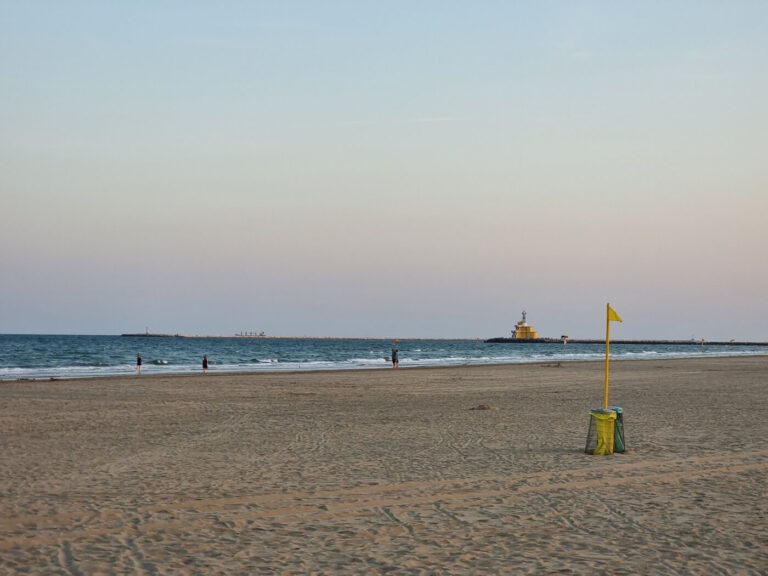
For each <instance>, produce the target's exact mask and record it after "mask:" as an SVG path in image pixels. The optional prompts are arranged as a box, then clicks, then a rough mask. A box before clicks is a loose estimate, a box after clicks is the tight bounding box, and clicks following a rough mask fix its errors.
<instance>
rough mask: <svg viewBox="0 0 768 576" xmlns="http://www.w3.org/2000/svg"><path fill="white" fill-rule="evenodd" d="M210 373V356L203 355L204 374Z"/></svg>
mask: <svg viewBox="0 0 768 576" xmlns="http://www.w3.org/2000/svg"><path fill="white" fill-rule="evenodd" d="M207 373H208V356H203V374H207Z"/></svg>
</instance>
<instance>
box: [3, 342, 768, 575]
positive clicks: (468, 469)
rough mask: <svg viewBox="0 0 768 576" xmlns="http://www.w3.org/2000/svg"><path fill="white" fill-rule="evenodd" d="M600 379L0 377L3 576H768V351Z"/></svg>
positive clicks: (587, 368) (443, 372)
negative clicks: (618, 411)
mask: <svg viewBox="0 0 768 576" xmlns="http://www.w3.org/2000/svg"><path fill="white" fill-rule="evenodd" d="M603 369H604V366H603V364H602V363H600V362H585V363H563V364H528V365H507V366H482V367H461V368H427V369H399V370H392V369H388V370H366V371H342V372H312V373H284V374H274V373H273V374H226V375H217V374H215V373H209V374H208V375H207V376H202V375H198V376H151V377H149V376H145V375H142V376H131V377H117V378H103V379H89V380H58V381H34V382H32V381H14V382H2V383H0V399H1V400H2V401H1V402H0V434H1V437H2V450H1V451H0V491H1V493H2V499H1V500H0V573H2V574H125V573H130V574H549V573H566V574H768V498H766V496H768V494H767V490H768V480H766V478H768V418H766V413H768V356H755V357H744V358H723V359H689V360H662V361H622V362H613V363H612V364H611V395H610V403H611V404H614V405H618V406H621V407H622V408H623V409H624V412H625V416H624V418H625V428H626V441H627V449H628V451H627V453H625V454H615V455H613V456H589V455H586V454H584V452H583V450H584V442H585V437H586V432H587V424H588V411H589V409H590V408H593V407H599V406H600V405H601V404H602V399H603ZM480 405H486V406H487V407H490V409H483V410H478V409H476V408H477V407H478V406H480Z"/></svg>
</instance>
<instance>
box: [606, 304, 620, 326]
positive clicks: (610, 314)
mask: <svg viewBox="0 0 768 576" xmlns="http://www.w3.org/2000/svg"><path fill="white" fill-rule="evenodd" d="M608 320H609V321H611V320H613V321H614V322H623V320H622V319H621V318H620V317H619V315H618V314H616V311H615V310H614V309H613V308H611V305H610V304H608Z"/></svg>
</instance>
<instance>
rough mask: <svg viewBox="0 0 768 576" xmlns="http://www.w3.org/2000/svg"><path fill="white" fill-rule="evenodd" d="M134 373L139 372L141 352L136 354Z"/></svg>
mask: <svg viewBox="0 0 768 576" xmlns="http://www.w3.org/2000/svg"><path fill="white" fill-rule="evenodd" d="M136 373H137V374H141V354H136Z"/></svg>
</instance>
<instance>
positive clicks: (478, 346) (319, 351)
mask: <svg viewBox="0 0 768 576" xmlns="http://www.w3.org/2000/svg"><path fill="white" fill-rule="evenodd" d="M393 344H394V342H393V341H392V340H376V339H306V338H236V337H233V338H151V337H150V338H147V337H121V336H55V335H29V334H25V335H13V334H0V380H15V379H39V378H80V377H93V376H115V375H127V374H133V373H134V372H135V370H136V354H138V353H140V354H141V356H142V360H143V363H142V364H143V365H142V373H144V374H184V373H187V374H189V373H196V372H200V371H201V370H202V358H203V355H204V354H205V355H207V356H208V360H209V372H276V371H307V370H339V369H355V368H358V369H359V368H370V369H374V368H387V367H389V366H391V364H390V359H389V358H390V353H391V349H392V346H393ZM399 349H400V367H401V368H408V367H413V366H461V365H476V364H508V363H523V362H569V361H577V360H600V359H604V358H605V347H604V345H602V344H577V343H569V344H568V345H567V347H564V346H563V345H562V344H559V343H554V344H552V343H535V344H534V343H526V344H486V343H485V342H483V341H482V340H401V342H400V346H399ZM766 353H768V348H766V347H764V346H717V345H706V344H705V345H658V344H656V345H650V344H649V345H639V344H632V345H622V344H611V361H620V360H623V359H634V360H636V359H659V358H693V357H712V356H744V355H748V356H749V355H765V354H766Z"/></svg>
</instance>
